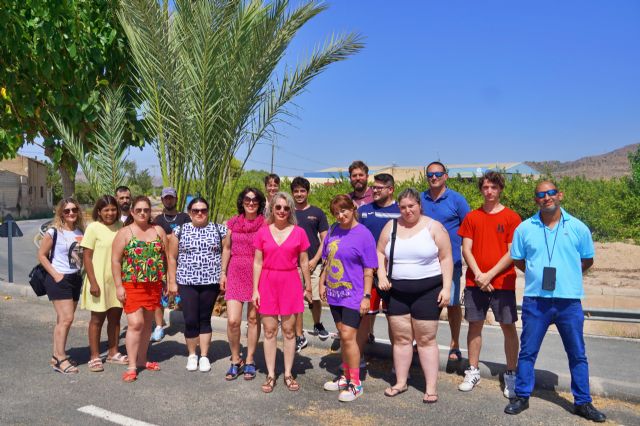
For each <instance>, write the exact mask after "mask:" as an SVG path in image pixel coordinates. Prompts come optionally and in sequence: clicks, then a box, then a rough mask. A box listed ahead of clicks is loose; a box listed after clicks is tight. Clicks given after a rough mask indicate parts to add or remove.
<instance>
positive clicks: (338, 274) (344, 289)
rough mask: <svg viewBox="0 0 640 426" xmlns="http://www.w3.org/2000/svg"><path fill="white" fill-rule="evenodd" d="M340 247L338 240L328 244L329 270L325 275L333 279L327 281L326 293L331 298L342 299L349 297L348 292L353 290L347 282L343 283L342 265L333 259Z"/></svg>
mask: <svg viewBox="0 0 640 426" xmlns="http://www.w3.org/2000/svg"><path fill="white" fill-rule="evenodd" d="M339 245H340V240H339V239H338V240H333V241H331V242H330V243H329V246H328V248H329V255H328V256H327V265H329V269H328V270H327V274H329V276H330V277H331V278H332V279H333V281H332V280H327V287H328V288H327V293H329V294H330V295H331V296H332V297H337V298H343V297H349V296H350V295H351V292H350V290H351V289H353V284H351V283H350V282H349V281H343V280H342V278H343V277H344V265H343V264H342V262H341V261H340V260H338V259H336V258H335V255H336V253H337V252H338V248H339Z"/></svg>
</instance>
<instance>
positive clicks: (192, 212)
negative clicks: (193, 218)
mask: <svg viewBox="0 0 640 426" xmlns="http://www.w3.org/2000/svg"><path fill="white" fill-rule="evenodd" d="M208 212H209V209H207V208H204V209H191V214H207V213H208Z"/></svg>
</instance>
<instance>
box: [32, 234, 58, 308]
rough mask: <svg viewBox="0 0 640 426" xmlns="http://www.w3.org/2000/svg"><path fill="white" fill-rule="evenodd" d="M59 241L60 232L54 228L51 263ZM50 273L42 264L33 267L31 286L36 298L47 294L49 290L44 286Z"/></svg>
mask: <svg viewBox="0 0 640 426" xmlns="http://www.w3.org/2000/svg"><path fill="white" fill-rule="evenodd" d="M57 240H58V231H57V230H56V228H53V245H52V246H51V251H50V252H49V262H51V261H52V260H53V252H54V251H55V248H56V241H57ZM48 275H49V273H48V272H47V270H46V269H44V266H42V264H40V263H38V264H37V265H36V266H34V267H33V269H32V270H31V272H29V284H31V288H32V289H33V292H34V293H35V294H36V296H44V295H45V294H47V289H46V287H45V286H44V280H46V279H47V276H48Z"/></svg>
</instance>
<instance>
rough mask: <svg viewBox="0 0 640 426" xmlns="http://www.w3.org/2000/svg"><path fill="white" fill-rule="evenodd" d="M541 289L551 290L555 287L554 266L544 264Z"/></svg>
mask: <svg viewBox="0 0 640 426" xmlns="http://www.w3.org/2000/svg"><path fill="white" fill-rule="evenodd" d="M542 289H543V290H547V291H553V290H555V289H556V268H554V267H551V266H545V267H544V270H543V271H542Z"/></svg>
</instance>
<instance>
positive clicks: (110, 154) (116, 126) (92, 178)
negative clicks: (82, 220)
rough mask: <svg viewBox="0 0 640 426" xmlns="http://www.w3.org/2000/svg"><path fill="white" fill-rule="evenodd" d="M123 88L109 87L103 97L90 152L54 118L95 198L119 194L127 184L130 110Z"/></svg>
mask: <svg viewBox="0 0 640 426" xmlns="http://www.w3.org/2000/svg"><path fill="white" fill-rule="evenodd" d="M123 99H124V98H123V91H122V88H117V89H115V90H114V89H111V88H109V87H107V88H106V89H105V90H104V93H103V94H102V102H101V109H100V112H99V116H98V131H96V132H95V133H94V134H93V140H92V141H91V142H92V144H91V146H90V147H89V149H87V148H85V145H84V144H83V143H82V142H81V140H80V138H78V137H76V135H75V134H74V133H73V131H72V130H71V129H70V128H69V126H67V125H66V124H65V123H63V122H62V121H61V120H60V118H58V117H56V116H51V118H52V120H53V122H54V124H55V126H56V128H57V131H58V134H60V135H61V138H62V141H63V146H64V148H65V149H66V150H67V151H68V152H69V153H70V154H71V155H72V156H73V157H74V158H75V159H76V160H77V161H78V165H79V166H80V169H81V170H82V173H83V174H84V175H85V177H86V178H87V181H88V183H89V187H90V188H91V194H92V195H93V198H94V199H97V198H98V197H100V196H102V195H104V194H115V191H116V188H117V187H119V186H120V185H124V184H125V181H126V174H125V169H126V168H125V162H126V150H127V146H128V145H127V143H126V142H125V141H124V135H125V132H126V130H127V121H126V119H125V118H126V114H127V108H126V106H125V102H124V100H123Z"/></svg>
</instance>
